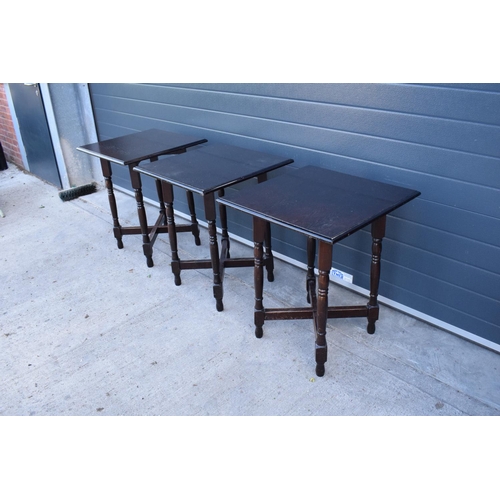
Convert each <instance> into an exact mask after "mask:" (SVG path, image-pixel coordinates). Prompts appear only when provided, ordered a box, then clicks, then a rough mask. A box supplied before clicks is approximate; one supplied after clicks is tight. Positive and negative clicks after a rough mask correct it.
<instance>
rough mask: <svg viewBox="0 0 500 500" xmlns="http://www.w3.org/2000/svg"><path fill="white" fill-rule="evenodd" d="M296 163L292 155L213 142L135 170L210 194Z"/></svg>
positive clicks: (202, 193) (203, 193)
mask: <svg viewBox="0 0 500 500" xmlns="http://www.w3.org/2000/svg"><path fill="white" fill-rule="evenodd" d="M292 162H293V160H292V159H289V158H283V157H280V156H275V155H271V154H268V153H262V152H259V151H253V150H251V149H244V148H240V147H236V146H229V145H227V144H214V143H209V144H207V145H205V146H203V147H201V148H198V149H193V150H190V151H187V152H186V153H184V154H182V155H178V156H170V157H168V158H164V159H162V160H159V161H155V162H154V163H148V164H147V165H140V166H138V167H135V169H134V170H137V171H138V172H141V173H143V174H146V175H150V176H152V177H154V178H156V179H160V180H162V181H166V182H168V183H170V184H172V185H174V186H180V187H182V188H184V189H187V190H189V191H192V192H195V193H199V194H201V195H206V194H208V193H212V192H214V191H217V190H219V189H223V188H226V187H228V186H231V185H233V184H236V183H237V182H242V181H245V180H247V179H250V178H252V177H256V176H258V175H260V174H263V173H266V172H269V171H271V170H274V169H276V168H279V167H282V166H284V165H288V164H289V163H292Z"/></svg>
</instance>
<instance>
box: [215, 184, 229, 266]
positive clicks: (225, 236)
mask: <svg viewBox="0 0 500 500" xmlns="http://www.w3.org/2000/svg"><path fill="white" fill-rule="evenodd" d="M217 195H218V196H219V197H222V196H224V189H219V191H217ZM219 215H220V225H221V229H222V238H221V246H222V242H223V241H226V245H227V254H226V256H227V258H228V259H230V258H231V255H230V253H229V245H230V241H229V233H228V232H227V209H226V205H222V204H221V203H219Z"/></svg>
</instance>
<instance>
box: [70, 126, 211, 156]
mask: <svg viewBox="0 0 500 500" xmlns="http://www.w3.org/2000/svg"><path fill="white" fill-rule="evenodd" d="M204 142H207V140H206V139H202V138H198V137H192V136H189V135H184V134H177V133H175V132H167V131H165V130H159V129H154V128H153V129H149V130H144V131H142V132H134V133H133V134H128V135H123V136H120V137H115V138H114V139H107V140H105V141H99V142H94V143H92V144H87V145H85V146H79V147H78V148H76V149H77V150H78V151H82V152H84V153H88V154H90V155H93V156H97V157H99V158H103V159H105V160H109V161H112V162H114V163H118V164H120V165H130V164H131V163H139V162H140V161H142V160H147V159H149V158H151V157H153V156H161V155H165V154H169V153H172V152H173V151H176V150H178V149H184V148H188V147H191V146H196V145H197V144H202V143H204Z"/></svg>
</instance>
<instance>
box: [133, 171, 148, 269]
mask: <svg viewBox="0 0 500 500" xmlns="http://www.w3.org/2000/svg"><path fill="white" fill-rule="evenodd" d="M135 166H137V163H135V164H131V165H129V167H128V168H129V170H130V180H131V181H132V188H133V189H134V193H135V201H136V202H137V215H138V216H139V225H140V226H141V234H142V249H143V251H144V255H145V256H146V262H147V264H148V267H153V265H154V263H153V257H152V255H153V249H152V247H151V241H150V239H149V230H148V219H147V216H146V209H145V207H144V198H143V196H142V182H141V175H140V174H139V172H136V171H135V170H134V167H135Z"/></svg>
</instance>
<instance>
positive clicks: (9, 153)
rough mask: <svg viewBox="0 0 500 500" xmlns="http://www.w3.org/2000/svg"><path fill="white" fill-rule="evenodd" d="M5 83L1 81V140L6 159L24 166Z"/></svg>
mask: <svg viewBox="0 0 500 500" xmlns="http://www.w3.org/2000/svg"><path fill="white" fill-rule="evenodd" d="M5 85H6V84H5V83H0V142H1V143H2V149H3V152H4V154H5V158H6V160H7V161H8V162H10V163H14V164H15V165H17V166H18V167H22V168H24V162H23V159H22V156H21V151H20V150H19V144H18V142H17V136H16V132H15V130H14V124H13V122H12V117H11V114H10V108H9V103H8V101H7V95H6V94H5Z"/></svg>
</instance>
